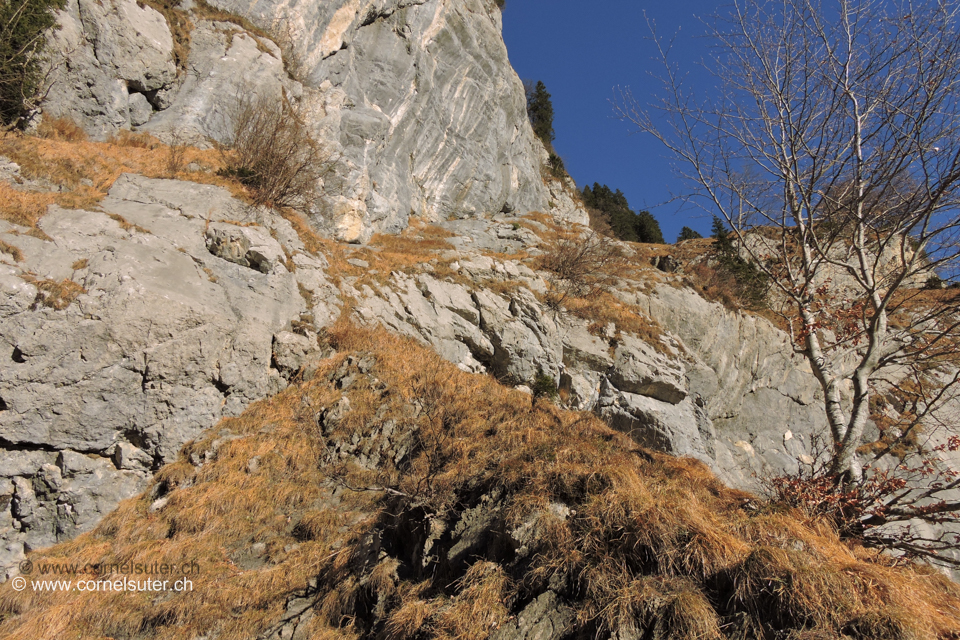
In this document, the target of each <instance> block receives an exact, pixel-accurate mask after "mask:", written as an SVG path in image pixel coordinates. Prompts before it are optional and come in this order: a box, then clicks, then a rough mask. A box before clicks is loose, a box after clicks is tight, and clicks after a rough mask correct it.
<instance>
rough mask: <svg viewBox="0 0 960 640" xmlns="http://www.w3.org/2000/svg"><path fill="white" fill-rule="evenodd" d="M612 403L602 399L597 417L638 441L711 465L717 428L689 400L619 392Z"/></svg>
mask: <svg viewBox="0 0 960 640" xmlns="http://www.w3.org/2000/svg"><path fill="white" fill-rule="evenodd" d="M604 391H605V393H607V394H614V396H615V397H614V398H613V402H609V403H605V402H603V401H602V400H601V405H605V406H602V408H601V409H600V416H601V417H603V418H604V419H605V420H606V421H607V422H608V423H609V424H610V426H612V427H613V428H614V429H617V430H618V431H623V432H624V433H626V434H627V435H629V436H630V437H631V438H633V439H634V440H636V441H637V442H638V443H640V444H642V445H644V446H646V447H650V448H651V449H656V450H658V451H664V452H666V453H670V454H673V455H676V456H691V457H694V458H698V459H700V460H703V461H704V462H706V463H707V464H708V465H711V466H714V464H715V463H714V454H715V448H716V443H715V440H716V430H715V429H714V426H713V423H712V421H711V420H710V418H709V416H707V414H706V412H704V411H703V409H701V408H700V407H698V406H697V405H696V404H694V403H693V402H692V401H691V400H684V401H682V402H680V403H678V404H674V403H670V402H663V401H661V400H657V399H655V398H651V397H648V396H643V395H636V394H632V393H626V392H619V393H617V392H616V390H614V389H612V388H610V387H608V388H607V389H605V390H604Z"/></svg>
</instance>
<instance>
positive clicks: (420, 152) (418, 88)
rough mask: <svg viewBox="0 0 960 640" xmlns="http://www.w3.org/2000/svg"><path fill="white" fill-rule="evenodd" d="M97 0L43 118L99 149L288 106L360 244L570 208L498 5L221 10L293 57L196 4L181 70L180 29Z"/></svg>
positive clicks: (349, 236)
mask: <svg viewBox="0 0 960 640" xmlns="http://www.w3.org/2000/svg"><path fill="white" fill-rule="evenodd" d="M86 2H87V0H77V2H75V3H74V4H71V5H70V6H69V8H68V10H67V11H65V12H63V14H62V16H61V23H62V24H63V25H64V27H63V29H61V31H60V32H58V34H57V35H56V42H57V46H58V47H59V48H60V49H62V50H64V51H67V50H69V51H72V52H74V53H73V54H71V56H70V59H69V60H65V61H64V64H62V65H60V66H59V67H58V68H57V70H56V73H55V82H54V85H53V88H52V90H51V93H50V98H49V100H48V103H47V106H46V113H48V114H50V115H52V116H68V117H71V118H73V119H74V120H76V121H77V122H78V123H79V124H80V125H81V126H83V127H84V128H85V129H86V130H87V132H88V133H89V134H91V135H93V136H95V137H98V138H105V137H109V136H110V135H112V134H114V133H116V132H117V131H119V130H120V129H124V128H130V127H134V128H141V129H143V130H146V131H149V132H151V133H154V134H156V135H159V136H160V137H161V138H169V137H171V136H175V135H178V132H180V135H184V134H185V135H187V137H188V138H189V139H191V140H200V139H207V140H210V141H214V142H220V143H229V142H231V137H232V118H233V111H234V110H235V104H236V103H237V101H238V99H239V98H240V97H241V96H251V95H260V96H267V97H270V98H276V99H279V98H280V96H281V95H282V96H284V97H285V98H286V99H287V100H289V101H291V103H293V104H294V105H295V106H297V107H299V109H300V112H301V114H302V115H303V119H304V122H305V125H306V126H307V127H309V128H310V130H311V132H312V134H313V135H314V137H315V138H317V140H318V141H319V142H320V143H321V145H322V146H323V147H324V149H325V150H326V152H327V153H328V154H329V158H330V159H331V160H332V161H333V162H332V169H331V170H330V171H328V172H326V173H325V175H324V178H323V184H322V188H321V189H320V195H319V197H318V198H317V200H316V201H315V202H314V203H313V206H312V208H311V214H312V215H311V217H312V220H313V223H314V224H315V226H317V227H318V228H322V229H324V230H326V231H328V232H329V233H330V234H331V235H333V236H334V237H336V238H337V239H339V240H343V241H347V242H364V241H366V240H367V239H369V237H370V236H371V235H372V234H373V233H375V232H378V231H379V232H388V233H390V232H395V231H398V230H400V229H403V228H404V227H406V225H407V220H408V218H409V217H410V216H411V215H416V216H422V217H425V218H427V219H430V220H441V219H444V220H445V219H450V218H466V217H477V216H488V215H490V214H495V213H499V212H501V211H504V212H526V211H545V210H547V209H548V208H549V206H550V202H551V201H554V202H558V201H557V198H552V197H551V196H550V194H549V192H548V189H547V187H545V186H544V180H543V178H542V176H541V162H542V160H541V156H542V154H543V147H542V144H541V143H540V141H539V140H537V139H536V138H535V137H534V135H533V131H532V129H531V128H530V125H529V123H528V122H527V116H526V104H525V98H524V92H523V86H522V83H521V82H520V79H519V78H518V77H517V74H516V72H514V70H513V69H512V67H511V66H510V62H509V59H508V57H507V49H506V46H505V45H504V42H503V38H502V35H501V26H502V23H501V16H500V10H499V9H498V8H497V7H496V5H495V3H494V2H493V1H492V0H426V1H424V0H377V1H373V2H371V1H366V2H361V1H360V0H334V1H318V0H306V1H303V2H298V1H296V0H294V1H289V0H278V1H274V0H270V1H258V2H253V3H251V2H247V1H245V0H218V1H216V2H213V3H211V4H214V5H216V6H217V7H218V8H220V9H223V10H225V11H229V12H231V13H233V14H236V15H238V16H242V17H243V18H246V19H248V20H250V21H251V22H253V23H254V24H256V25H257V26H258V27H260V28H261V29H263V30H264V31H265V32H267V33H270V34H272V35H273V38H274V40H276V41H277V42H279V43H281V45H283V46H282V47H278V46H277V44H276V43H275V42H273V41H271V40H269V39H267V38H264V37H262V36H258V35H257V34H251V33H248V32H244V31H243V30H242V29H240V28H239V27H238V26H237V25H236V24H234V23H227V22H217V21H211V20H204V19H201V17H200V16H199V15H194V14H193V13H190V10H189V8H188V5H189V3H184V4H182V5H181V9H184V8H186V11H187V14H188V15H190V16H192V18H191V20H192V31H191V33H190V42H189V46H188V55H187V60H186V63H185V64H184V65H183V66H182V68H180V69H177V68H176V66H175V64H174V63H175V56H176V52H177V47H175V46H174V45H175V42H176V41H177V36H176V34H175V33H174V34H173V35H171V33H172V31H175V30H171V29H170V28H168V25H167V23H165V21H164V19H163V16H162V15H161V14H160V13H158V12H157V11H155V10H153V9H151V8H150V7H148V6H145V7H143V8H138V7H136V6H135V5H133V8H130V7H128V6H127V4H124V2H126V0H109V3H108V5H104V6H103V7H100V5H97V7H98V9H97V11H86V10H84V7H85V6H86V5H85V3H86ZM137 33H143V34H144V36H143V37H142V38H139V39H138V38H135V37H126V35H128V34H137ZM151 34H153V35H151ZM147 36H150V37H147ZM108 45H109V46H108ZM281 48H282V49H283V54H281ZM182 50H183V49H181V55H182ZM574 213H577V214H578V215H580V217H583V218H584V220H585V217H584V216H583V215H582V214H583V211H582V209H579V210H578V211H575V212H574Z"/></svg>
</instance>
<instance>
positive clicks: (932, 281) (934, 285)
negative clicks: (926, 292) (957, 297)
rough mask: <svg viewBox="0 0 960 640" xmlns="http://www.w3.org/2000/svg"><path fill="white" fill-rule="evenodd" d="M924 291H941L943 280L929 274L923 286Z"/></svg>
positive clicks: (933, 274)
mask: <svg viewBox="0 0 960 640" xmlns="http://www.w3.org/2000/svg"><path fill="white" fill-rule="evenodd" d="M923 288H924V289H943V280H941V279H940V276H938V275H937V274H935V273H931V274H930V277H929V278H927V282H926V283H925V284H924V285H923Z"/></svg>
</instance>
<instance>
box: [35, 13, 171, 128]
mask: <svg viewBox="0 0 960 640" xmlns="http://www.w3.org/2000/svg"><path fill="white" fill-rule="evenodd" d="M58 21H59V23H60V27H61V28H60V30H58V31H55V32H54V34H53V39H52V41H51V43H50V47H49V48H50V49H51V50H54V51H58V52H59V53H60V54H61V55H62V58H58V57H56V56H55V57H54V60H53V63H54V65H55V81H54V84H53V86H52V88H51V91H50V93H49V95H48V99H47V103H46V105H45V106H44V111H45V112H46V113H49V114H51V115H54V116H66V115H69V116H71V117H72V118H73V119H74V120H75V121H76V122H77V124H79V125H81V126H82V127H83V128H84V129H86V130H87V131H88V133H90V134H92V135H94V136H98V137H104V136H108V135H110V134H112V133H115V132H116V131H118V130H119V129H122V128H129V127H130V126H131V124H134V125H136V124H143V122H145V121H146V119H148V118H149V115H148V114H149V112H150V111H152V110H153V109H155V108H163V107H165V106H168V105H169V102H168V94H169V92H170V91H171V90H172V89H173V87H174V86H175V84H176V81H177V68H176V65H175V63H174V57H173V51H174V42H173V36H172V34H171V33H170V29H169V27H168V25H167V21H166V19H165V18H164V17H163V15H162V14H160V13H159V12H158V11H156V10H155V9H152V8H150V7H149V6H146V5H143V4H139V3H137V2H136V1H135V0H107V2H105V3H100V2H93V1H92V0H70V2H68V3H67V7H66V10H65V11H63V12H61V13H60V16H59V20H58Z"/></svg>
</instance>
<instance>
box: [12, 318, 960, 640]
mask: <svg viewBox="0 0 960 640" xmlns="http://www.w3.org/2000/svg"><path fill="white" fill-rule="evenodd" d="M328 334H329V338H330V340H331V342H332V345H333V346H334V347H335V348H336V349H337V350H338V351H339V355H337V356H335V357H333V358H331V359H329V360H326V361H323V362H321V363H320V366H319V369H318V373H317V377H316V378H314V379H313V380H312V381H310V382H306V383H303V384H300V385H294V386H291V387H289V388H288V389H287V390H286V391H284V392H283V393H281V394H279V395H278V396H276V397H275V398H273V399H271V400H268V401H263V402H260V403H257V404H255V405H254V406H252V407H251V408H250V409H248V411H247V412H245V413H244V415H242V416H241V417H239V418H234V419H228V420H224V421H222V422H221V424H220V425H218V427H217V428H215V429H213V430H211V433H210V434H208V435H207V436H205V437H204V438H202V439H201V440H200V441H198V442H196V443H193V444H190V445H188V446H187V447H185V448H184V451H183V454H182V456H181V459H180V461H178V462H176V463H175V464H172V465H168V466H166V467H164V468H163V469H162V470H161V471H160V472H159V473H158V475H157V477H156V479H155V481H154V488H153V489H152V490H151V491H152V492H153V494H154V495H153V496H150V494H149V492H148V493H147V494H144V495H143V496H141V497H139V498H136V499H133V500H129V501H127V502H125V503H123V504H122V505H121V507H120V508H119V509H118V510H117V511H116V512H115V513H113V514H111V515H110V516H108V517H107V518H106V519H105V520H104V522H103V523H101V524H100V526H98V527H97V529H96V530H94V531H93V532H91V533H89V534H85V535H83V536H80V537H79V538H77V539H76V540H74V541H72V542H69V543H65V544H61V545H58V546H56V547H53V548H51V549H48V550H45V551H41V552H37V553H34V554H31V559H32V560H33V562H34V564H35V565H40V564H41V563H44V562H51V561H54V560H55V559H60V560H61V561H65V562H72V563H78V562H79V563H86V562H91V563H95V562H104V561H107V562H110V561H117V560H124V559H126V560H132V561H149V562H152V561H163V560H166V561H169V562H182V561H183V560H184V559H190V560H196V561H197V562H199V563H200V565H201V568H202V570H201V574H200V575H199V576H197V579H196V581H195V585H194V591H193V593H180V594H165V595H164V596H163V597H155V596H153V595H147V594H143V595H142V596H141V595H139V594H120V595H110V594H104V593H93V594H91V593H67V592H56V593H50V592H46V593H41V592H33V591H31V590H27V591H24V592H20V593H18V592H15V591H13V590H12V588H11V587H10V586H9V583H8V584H6V585H3V586H2V587H0V618H3V621H2V622H0V637H3V638H10V639H11V640H20V639H23V640H26V639H30V640H34V639H35V638H47V637H78V636H79V637H83V638H106V637H114V638H134V637H151V638H161V639H164V640H173V639H177V640H179V639H188V638H195V637H197V636H201V635H206V636H208V637H211V636H215V637H218V638H255V637H258V635H260V634H262V633H264V632H265V631H266V630H267V629H269V628H270V627H271V625H272V624H274V623H275V622H276V621H277V620H278V619H279V618H280V617H281V615H282V614H283V612H284V610H285V609H284V608H285V603H286V599H287V598H288V597H290V596H291V595H292V594H293V593H294V592H299V591H300V590H302V589H304V588H305V587H306V585H307V582H308V580H310V579H311V578H315V579H316V580H317V583H316V587H315V588H311V589H309V590H307V591H306V593H307V594H308V597H310V598H313V602H314V604H313V610H314V612H315V614H316V615H315V617H314V619H313V623H312V629H311V633H312V634H313V636H312V637H314V638H331V639H332V638H376V637H384V638H444V639H453V638H464V639H466V638H477V639H479V638H486V637H488V636H489V634H490V633H491V630H493V629H495V628H497V627H498V626H501V625H503V624H504V623H506V622H507V620H508V619H509V618H510V617H511V616H515V615H517V614H518V612H519V611H520V610H521V609H522V608H523V607H524V606H525V605H526V603H528V602H529V601H530V600H531V599H533V598H535V597H536V596H537V595H539V594H540V593H543V592H544V591H545V590H546V589H547V588H548V585H549V586H550V588H552V589H554V590H555V591H556V592H557V593H558V594H559V596H560V597H561V598H562V599H564V600H565V601H566V602H567V603H568V604H569V606H571V607H572V609H573V612H574V613H575V615H576V617H575V620H574V622H573V628H571V629H570V633H571V634H572V636H575V637H608V636H609V634H610V633H611V632H613V631H617V630H620V631H625V630H626V629H628V628H633V629H636V630H638V635H640V636H641V637H648V638H655V639H663V640H666V639H685V640H693V639H694V638H697V639H701V640H702V639H706V638H717V639H719V638H741V639H742V638H764V639H768V638H787V637H789V638H805V637H810V638H839V637H840V635H841V633H843V634H846V635H847V636H848V637H849V638H852V639H854V640H894V639H898V640H899V639H901V638H914V639H917V640H935V639H940V640H947V639H954V640H955V639H956V638H957V637H958V636H957V633H956V631H957V629H960V587H958V586H957V585H955V584H952V583H951V582H949V581H948V580H947V579H946V578H944V577H942V576H941V575H939V574H938V573H936V572H934V571H932V570H928V569H923V568H909V567H907V568H894V567H891V566H888V565H887V563H886V562H885V561H884V559H883V558H882V557H878V556H875V555H872V554H871V553H870V552H867V551H865V550H863V549H859V548H857V547H853V546H848V545H847V544H844V543H843V542H841V541H840V540H839V538H838V537H837V536H836V534H835V533H834V532H832V531H831V529H830V528H829V527H826V526H823V525H822V524H820V523H817V522H809V521H805V520H804V519H803V518H799V517H797V516H796V515H795V514H793V513H783V512H780V511H776V510H773V509H770V508H761V509H756V508H745V506H746V505H755V504H756V499H755V498H753V497H751V496H749V495H747V494H744V493H742V492H738V491H733V490H730V489H728V488H726V487H724V486H723V485H722V484H721V483H720V482H719V481H717V480H716V478H715V477H714V476H713V475H712V474H711V473H710V472H709V471H708V470H707V469H706V467H705V466H704V465H703V464H701V463H699V462H697V461H693V460H689V459H677V458H671V457H669V456H665V455H659V454H654V453H651V452H648V451H646V450H644V449H641V448H640V447H638V446H637V445H636V444H635V443H633V442H632V441H630V440H629V439H628V438H627V437H626V436H624V435H623V434H620V433H617V432H614V431H612V430H610V429H609V428H607V427H606V426H605V425H604V424H602V423H601V422H600V421H599V420H598V419H597V418H596V417H595V416H593V415H590V414H577V413H572V412H566V411H562V410H560V409H558V408H557V407H556V406H554V405H552V404H550V403H547V402H540V401H537V402H531V400H530V397H529V396H527V395H525V394H522V393H519V392H516V391H514V390H511V389H507V388H504V387H501V386H499V385H497V384H496V383H495V382H494V381H493V380H491V379H490V378H488V377H484V376H475V375H469V374H465V373H463V372H461V371H459V370H457V369H456V368H455V367H454V366H452V365H450V364H448V363H445V362H442V361H441V360H440V359H439V357H438V356H436V355H435V354H434V353H432V352H430V351H428V350H426V349H424V348H422V347H419V346H418V345H416V344H415V343H413V342H411V341H408V340H404V339H401V338H398V337H395V336H391V335H389V334H387V333H386V332H384V331H368V330H363V329H358V328H356V327H354V326H352V325H350V324H348V323H346V322H343V321H341V322H338V323H337V324H336V325H334V326H333V327H332V328H331V329H330V330H329V332H328ZM350 354H353V355H354V357H355V358H361V357H372V359H373V360H374V361H375V365H374V368H373V369H372V371H370V373H369V374H367V375H359V376H357V377H355V378H354V382H353V384H352V385H351V386H349V387H348V388H347V389H338V388H337V387H338V384H337V382H336V381H337V380H338V378H337V377H336V376H334V375H333V374H334V372H336V371H338V370H339V369H340V368H341V366H347V365H346V363H347V362H348V361H347V360H346V358H347V356H348V355H350ZM350 366H351V367H354V365H350ZM350 370H351V371H354V372H355V373H359V370H358V369H356V368H355V367H354V368H353V369H350ZM345 395H346V396H347V397H349V399H350V404H351V407H352V410H351V411H350V412H348V413H347V414H346V415H345V416H344V417H343V419H342V420H341V421H340V422H339V423H338V424H337V426H336V428H335V429H333V430H332V431H330V430H329V429H328V430H327V432H326V433H324V432H323V429H321V428H320V426H319V423H318V422H317V419H316V416H317V415H318V414H321V415H322V414H323V411H324V409H326V408H329V407H332V406H334V405H335V404H336V403H337V402H338V401H339V399H340V398H342V397H343V396H345ZM411 407H416V408H417V410H416V411H411ZM387 421H393V424H394V425H395V428H396V429H397V430H399V431H398V433H400V434H406V435H407V436H408V437H409V438H410V439H411V440H410V442H411V443H413V444H414V446H413V448H411V449H409V450H408V451H409V453H408V454H406V455H405V456H403V457H402V458H401V459H399V460H394V459H393V458H392V457H391V461H390V462H384V463H381V465H380V466H379V467H378V468H376V469H370V468H365V467H362V466H358V465H356V464H354V462H356V461H357V459H353V460H354V462H351V461H350V459H348V460H346V461H343V464H342V468H341V469H340V471H338V473H340V475H337V474H334V473H333V471H332V470H331V466H330V463H329V460H330V456H331V449H330V447H332V446H333V445H334V444H335V443H341V442H342V443H349V442H352V441H353V435H357V436H358V437H360V439H359V440H358V442H368V443H370V446H371V447H374V448H375V446H374V443H375V442H376V441H377V440H376V438H378V437H380V436H378V435H377V434H380V433H381V432H382V429H383V427H384V425H385V424H386V423H387ZM227 432H229V433H232V434H234V435H237V436H240V437H239V438H238V439H234V440H229V441H222V442H221V443H220V444H219V446H218V447H215V446H214V444H215V441H216V440H217V439H218V438H219V437H220V436H219V434H220V433H227ZM338 446H339V445H338ZM214 451H215V453H214ZM191 457H193V458H194V459H195V460H198V459H200V458H201V457H205V458H206V460H207V462H206V463H205V464H204V465H203V466H200V467H196V466H194V465H193V464H191V463H190V462H189V460H190V458H191ZM255 457H256V458H257V460H258V462H259V464H258V466H257V467H256V469H255V470H254V471H251V470H250V469H251V467H250V460H252V459H253V458H255ZM348 486H352V487H353V490H349V489H346V488H345V487H348ZM160 495H163V496H164V497H165V498H166V499H167V501H168V502H167V504H166V506H164V507H163V508H162V509H159V510H156V511H153V512H152V511H151V510H150V509H149V505H150V503H151V501H152V500H153V499H154V497H158V496H160ZM491 495H498V496H500V497H499V498H498V500H499V504H500V511H499V512H498V513H499V515H495V518H494V522H493V523H491V525H490V531H491V534H490V535H491V536H492V537H491V538H490V540H489V543H488V544H486V545H485V546H482V547H480V548H478V549H476V550H475V551H473V552H471V554H469V555H468V557H465V558H462V559H461V560H460V561H458V562H452V561H449V562H445V561H443V558H444V557H446V556H445V554H446V553H447V552H449V551H450V550H451V545H452V544H453V542H452V541H451V540H449V539H448V538H446V537H444V538H441V539H439V540H438V541H436V544H435V545H434V547H433V552H432V553H436V554H438V558H440V559H439V560H437V561H428V562H426V563H423V562H421V559H420V556H419V555H417V554H418V553H419V550H420V549H422V548H423V543H424V541H425V536H426V527H425V522H426V521H427V519H428V518H434V519H440V520H442V521H444V522H445V523H446V526H448V527H450V529H452V527H453V525H454V523H455V522H456V521H457V520H458V518H459V517H460V516H461V515H462V514H463V513H464V512H465V511H466V510H467V509H474V508H477V507H479V506H480V505H481V504H483V497H484V496H491ZM551 505H566V507H567V508H569V509H570V511H569V512H567V513H566V515H558V512H556V510H552V509H551ZM525 523H534V525H535V526H536V528H537V529H538V531H539V533H538V535H537V536H536V537H535V538H534V539H532V540H531V541H530V542H529V543H528V545H529V548H528V554H527V555H526V556H524V558H522V559H521V558H518V557H516V556H515V555H514V554H515V552H516V548H515V547H512V546H511V545H510V544H508V543H507V541H508V540H509V538H508V537H506V534H504V533H502V532H509V531H510V530H512V529H514V528H516V527H518V526H522V525H524V524H525ZM450 529H448V530H450ZM498 532H500V533H498ZM498 536H499V537H498ZM254 543H262V544H263V545H264V551H263V554H262V556H261V558H260V559H259V560H258V561H257V562H254V563H251V561H250V550H251V547H252V545H253V544H254ZM805 634H806V635H805ZM811 634H819V635H811Z"/></svg>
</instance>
